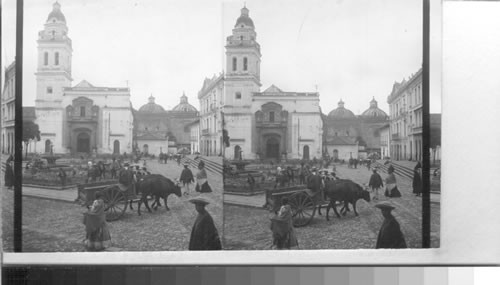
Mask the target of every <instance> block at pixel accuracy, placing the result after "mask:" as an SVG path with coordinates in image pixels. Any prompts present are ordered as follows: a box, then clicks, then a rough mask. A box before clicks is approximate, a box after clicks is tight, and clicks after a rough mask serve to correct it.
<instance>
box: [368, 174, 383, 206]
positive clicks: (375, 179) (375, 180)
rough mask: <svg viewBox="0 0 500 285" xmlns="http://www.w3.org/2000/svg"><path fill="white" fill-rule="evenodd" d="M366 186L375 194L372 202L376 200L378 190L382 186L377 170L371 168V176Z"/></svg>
mask: <svg viewBox="0 0 500 285" xmlns="http://www.w3.org/2000/svg"><path fill="white" fill-rule="evenodd" d="M368 186H369V187H370V188H371V189H372V191H374V192H375V196H374V197H373V200H378V189H379V188H382V187H383V186H384V183H383V182H382V177H380V174H378V173H377V168H373V174H372V176H371V177H370V182H368Z"/></svg>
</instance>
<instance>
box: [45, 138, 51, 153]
mask: <svg viewBox="0 0 500 285" xmlns="http://www.w3.org/2000/svg"><path fill="white" fill-rule="evenodd" d="M51 145H52V142H51V141H50V140H46V141H45V152H46V153H48V152H50V148H51Z"/></svg>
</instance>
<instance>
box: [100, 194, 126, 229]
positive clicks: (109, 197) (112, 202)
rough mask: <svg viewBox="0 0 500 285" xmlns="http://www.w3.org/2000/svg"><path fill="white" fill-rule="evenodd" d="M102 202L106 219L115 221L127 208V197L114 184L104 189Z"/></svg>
mask: <svg viewBox="0 0 500 285" xmlns="http://www.w3.org/2000/svg"><path fill="white" fill-rule="evenodd" d="M103 194H104V203H106V208H105V209H104V211H105V212H106V221H108V222H110V221H116V220H118V219H119V218H121V217H122V216H123V215H124V214H125V210H127V199H126V198H125V195H124V193H123V192H122V191H120V188H118V187H116V186H112V187H108V188H106V189H104V191H103Z"/></svg>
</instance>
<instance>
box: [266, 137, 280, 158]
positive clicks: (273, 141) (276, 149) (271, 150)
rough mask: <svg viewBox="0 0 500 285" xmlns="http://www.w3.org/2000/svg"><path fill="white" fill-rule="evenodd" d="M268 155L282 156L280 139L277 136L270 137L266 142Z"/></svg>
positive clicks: (272, 156)
mask: <svg viewBox="0 0 500 285" xmlns="http://www.w3.org/2000/svg"><path fill="white" fill-rule="evenodd" d="M266 157H267V158H274V159H279V158H280V141H279V140H278V139H277V138H269V139H268V140H267V142H266Z"/></svg>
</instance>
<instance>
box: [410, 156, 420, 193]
mask: <svg viewBox="0 0 500 285" xmlns="http://www.w3.org/2000/svg"><path fill="white" fill-rule="evenodd" d="M421 168H422V165H421V164H420V161H419V162H418V163H417V165H416V166H415V169H413V183H412V184H413V185H412V186H413V194H415V195H416V196H420V193H422V179H421V178H420V169H421Z"/></svg>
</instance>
